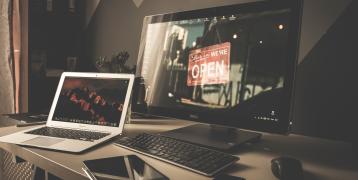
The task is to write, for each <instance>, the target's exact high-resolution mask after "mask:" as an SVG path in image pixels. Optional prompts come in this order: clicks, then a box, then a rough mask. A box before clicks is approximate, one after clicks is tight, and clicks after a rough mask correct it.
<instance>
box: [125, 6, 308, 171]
mask: <svg viewBox="0 0 358 180" xmlns="http://www.w3.org/2000/svg"><path fill="white" fill-rule="evenodd" d="M301 4H302V3H301V1H299V0H290V1H282V0H279V1H277V0H272V1H261V2H254V3H247V4H239V5H230V6H223V7H214V8H208V9H201V10H193V11H186V12H177V13H169V14H162V15H153V16H147V17H145V18H144V23H143V29H142V37H141V43H140V50H139V54H138V61H137V72H136V76H137V77H138V79H139V80H138V82H137V89H136V90H134V97H133V103H132V107H133V108H132V109H133V111H135V112H138V113H143V114H150V115H155V116H164V117H172V118H176V119H187V120H193V121H197V122H202V124H196V125H192V126H187V127H184V128H180V129H175V130H172V131H168V132H164V133H161V134H160V136H161V137H165V138H170V139H176V140H183V141H185V142H190V143H194V144H200V145H203V146H206V147H212V148H215V149H224V150H228V149H231V148H233V147H235V146H237V145H239V144H241V143H245V142H248V141H251V140H257V139H259V137H260V134H259V133H256V132H252V131H246V130H242V129H247V130H254V131H264V132H273V133H282V134H285V133H288V132H289V130H290V124H291V114H292V113H291V111H292V99H293V89H294V88H293V86H294V83H293V82H294V81H293V80H294V72H295V68H296V63H297V56H298V42H299V34H300V19H301ZM204 123H205V124H204ZM237 128H242V129H237ZM149 139H150V138H149ZM143 142H145V140H144V141H143ZM124 144H125V143H124ZM140 148H143V147H140ZM140 148H139V149H140ZM134 149H136V148H134ZM136 150H138V148H137V149H136ZM139 151H146V152H147V154H150V155H152V156H154V157H156V156H158V154H157V152H153V153H152V152H149V151H148V149H145V148H144V149H142V150H139ZM159 156H161V155H159ZM161 157H162V156H161ZM164 159H167V158H164ZM167 160H168V159H167ZM169 161H172V162H174V161H175V160H171V159H169ZM175 162H176V161H175ZM179 164H180V163H179ZM184 166H189V169H190V168H191V169H195V166H194V167H192V166H190V164H189V165H184ZM204 173H205V170H204ZM207 175H208V174H207ZM209 175H210V174H209Z"/></svg>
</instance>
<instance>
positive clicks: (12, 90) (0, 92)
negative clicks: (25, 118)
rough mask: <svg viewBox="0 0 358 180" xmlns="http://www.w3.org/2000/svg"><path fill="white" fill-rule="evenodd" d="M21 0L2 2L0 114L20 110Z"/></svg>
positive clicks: (0, 5) (0, 25) (0, 23)
mask: <svg viewBox="0 0 358 180" xmlns="http://www.w3.org/2000/svg"><path fill="white" fill-rule="evenodd" d="M19 3H20V1H19V0H1V2H0V11H1V12H0V15H1V17H0V18H1V19H0V99H1V102H2V104H1V105H0V114H3V113H13V112H19V110H20V106H19V105H20V97H21V96H20V82H21V78H20V72H21V71H20V69H21V66H20V64H21V63H20V61H21V22H20V4H19ZM26 72H27V71H26Z"/></svg>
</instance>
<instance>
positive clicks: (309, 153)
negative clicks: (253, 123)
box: [0, 118, 358, 180]
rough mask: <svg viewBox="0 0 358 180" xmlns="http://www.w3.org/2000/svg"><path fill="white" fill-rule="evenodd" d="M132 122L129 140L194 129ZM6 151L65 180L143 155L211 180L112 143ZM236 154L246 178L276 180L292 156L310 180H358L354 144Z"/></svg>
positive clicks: (268, 143) (281, 140) (170, 171)
mask: <svg viewBox="0 0 358 180" xmlns="http://www.w3.org/2000/svg"><path fill="white" fill-rule="evenodd" d="M0 121H1V118H0ZM132 122H133V123H132V124H127V125H125V134H126V135H129V136H131V135H136V134H138V133H141V132H148V133H154V132H162V131H167V130H171V129H175V128H179V127H183V126H187V125H191V124H193V122H190V121H183V120H163V119H160V120H157V119H150V120H135V121H132ZM26 128H30V127H24V128H16V127H14V126H10V127H3V128H0V136H3V135H6V134H9V133H13V132H16V131H20V130H23V129H26ZM0 148H3V149H4V150H6V151H9V152H12V153H13V154H15V155H17V156H19V157H21V158H23V159H25V160H27V161H28V162H30V163H33V164H35V165H36V166H38V167H40V168H43V169H45V170H47V171H48V172H50V173H52V174H54V175H56V176H58V177H61V178H63V179H78V180H80V179H87V178H86V176H85V174H84V172H82V169H81V168H82V161H83V160H87V159H96V158H104V157H110V156H118V155H127V154H136V155H138V156H140V157H141V158H142V159H144V160H145V161H146V162H147V163H149V164H151V165H152V166H154V167H156V168H157V169H158V170H159V171H161V172H162V173H163V174H165V175H166V176H168V177H169V178H170V179H198V180H200V179H210V178H208V177H205V176H202V175H199V174H196V173H193V172H190V171H186V170H184V169H182V168H178V167H176V166H174V165H170V164H167V163H164V162H161V161H159V160H156V159H153V158H150V157H146V156H143V155H141V154H137V153H134V152H131V151H129V150H126V149H124V148H121V147H117V146H115V145H113V144H111V143H110V142H108V143H106V144H102V145H99V146H97V147H95V148H92V149H91V150H89V151H86V152H85V153H82V154H79V155H76V154H68V153H64V152H55V151H48V150H43V149H37V148H28V147H21V146H17V145H13V144H7V143H0ZM236 155H238V156H240V161H238V162H237V163H236V164H235V165H233V166H231V167H229V168H227V169H226V170H225V172H226V173H229V174H231V175H236V176H241V177H244V178H246V179H266V180H269V179H276V178H275V177H274V176H273V175H272V173H271V169H270V165H271V164H270V161H271V159H273V158H275V157H278V156H292V157H294V158H297V159H299V160H301V162H302V163H303V168H304V171H305V174H304V176H305V179H332V180H333V179H346V180H349V179H352V180H356V179H358V163H357V160H356V159H355V156H354V154H353V151H352V148H351V145H350V144H348V143H344V142H339V141H331V140H325V139H319V138H311V137H306V136H300V135H293V134H292V135H288V136H283V135H276V134H266V133H264V134H263V137H262V140H261V141H260V142H258V143H255V144H247V145H244V146H243V147H242V148H240V149H239V150H238V151H237V152H236Z"/></svg>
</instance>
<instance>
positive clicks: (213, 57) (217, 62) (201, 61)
mask: <svg viewBox="0 0 358 180" xmlns="http://www.w3.org/2000/svg"><path fill="white" fill-rule="evenodd" d="M188 66H189V67H188V79H187V85H188V86H195V85H205V84H224V83H227V82H229V78H230V76H229V70H230V42H226V43H222V44H216V45H213V46H208V47H204V48H200V49H196V50H192V51H190V53H189V65H188Z"/></svg>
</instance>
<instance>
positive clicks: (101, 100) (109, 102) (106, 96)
mask: <svg viewBox="0 0 358 180" xmlns="http://www.w3.org/2000/svg"><path fill="white" fill-rule="evenodd" d="M128 83H129V79H108V78H107V79H99V78H85V77H66V78H65V79H64V82H63V85H62V89H61V92H60V95H59V97H58V101H57V105H56V108H55V111H54V115H53V118H52V119H53V120H54V121H62V122H72V123H81V124H92V125H103V126H112V127H117V126H119V123H120V119H121V115H122V111H123V106H124V101H125V97H126V93H127V89H128Z"/></svg>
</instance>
